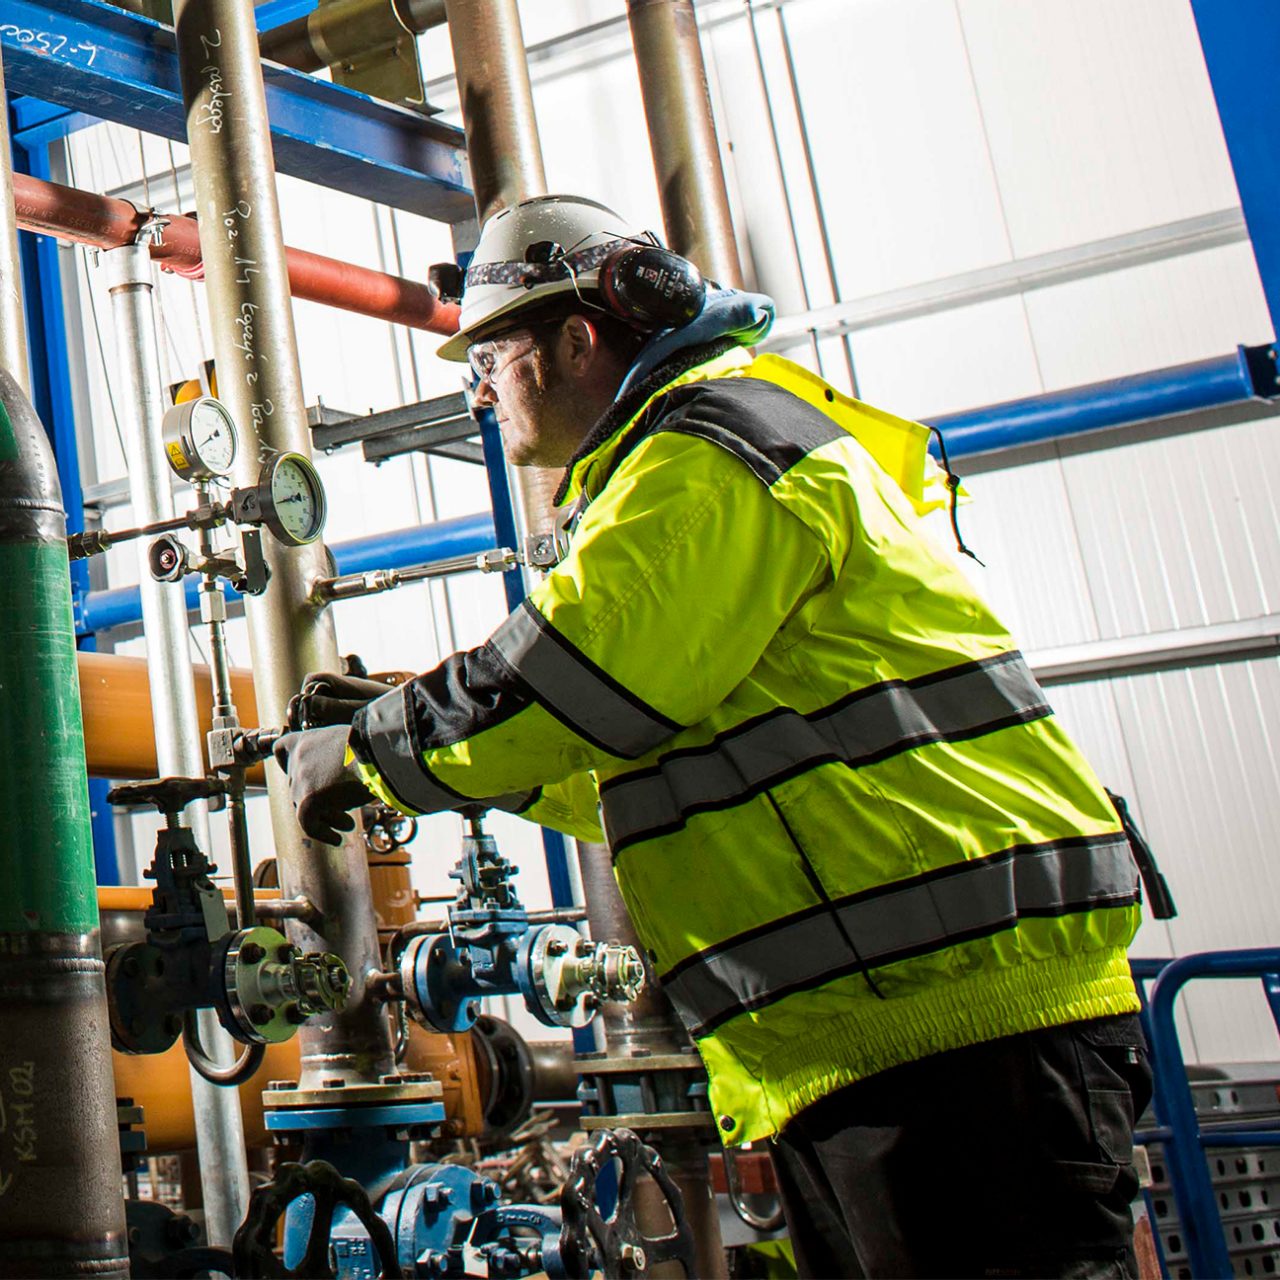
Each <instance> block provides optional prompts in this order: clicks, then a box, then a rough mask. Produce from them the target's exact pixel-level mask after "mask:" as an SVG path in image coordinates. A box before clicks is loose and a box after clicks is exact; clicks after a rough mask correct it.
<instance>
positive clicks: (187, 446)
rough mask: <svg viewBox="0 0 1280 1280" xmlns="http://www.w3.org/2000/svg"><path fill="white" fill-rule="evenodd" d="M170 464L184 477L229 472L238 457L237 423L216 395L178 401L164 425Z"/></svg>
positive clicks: (209, 477)
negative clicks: (216, 398)
mask: <svg viewBox="0 0 1280 1280" xmlns="http://www.w3.org/2000/svg"><path fill="white" fill-rule="evenodd" d="M162 431H163V435H164V450H165V455H166V456H167V457H168V459H169V465H170V466H171V467H172V468H173V469H174V471H176V472H177V473H178V475H179V476H181V477H182V479H184V480H188V481H198V480H212V479H214V478H215V477H218V476H225V475H227V474H228V473H229V472H230V470H231V467H232V464H233V463H234V462H235V460H236V426H235V423H234V422H233V421H232V418H231V414H230V413H229V412H228V411H227V409H226V408H225V407H224V406H223V405H222V403H221V402H220V401H218V400H215V399H214V398H213V397H212V396H200V397H199V398H198V399H196V400H188V401H186V402H185V403H183V404H175V405H174V406H173V408H172V409H170V410H169V412H168V413H166V414H165V415H164V423H163V425H162Z"/></svg>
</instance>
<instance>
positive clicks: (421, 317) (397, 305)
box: [13, 173, 458, 334]
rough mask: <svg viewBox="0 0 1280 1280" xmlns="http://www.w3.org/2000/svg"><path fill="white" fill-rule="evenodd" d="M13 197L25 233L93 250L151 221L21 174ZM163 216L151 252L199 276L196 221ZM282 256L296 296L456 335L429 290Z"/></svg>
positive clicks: (313, 256)
mask: <svg viewBox="0 0 1280 1280" xmlns="http://www.w3.org/2000/svg"><path fill="white" fill-rule="evenodd" d="M13 199H14V208H15V210H16V212H17V219H18V226H19V227H21V228H22V229H23V230H24V231H33V232H37V233H39V234H41V235H49V236H54V237H56V238H57V239H59V240H71V241H75V242H76V243H77V244H84V245H89V246H91V247H92V248H95V249H117V248H119V247H120V246H121V245H126V244H134V243H136V241H137V239H138V233H139V232H140V231H141V230H142V228H143V226H145V225H146V223H147V222H148V221H149V220H150V218H151V216H152V215H151V214H150V213H148V212H146V211H143V210H140V209H137V208H135V207H134V206H133V205H131V204H130V203H129V202H128V201H127V200H118V199H116V198H114V197H112V196H101V195H95V194H94V193H93V192H90V191H80V190H78V189H76V188H75V187H64V186H61V185H60V184H59V183H56V182H44V181H42V180H41V179H39V178H31V177H28V176H27V175H26V174H20V173H15V174H14V175H13ZM165 216H168V217H169V224H168V226H166V227H165V228H164V231H163V233H162V243H160V244H152V245H150V246H149V248H150V252H151V259H152V261H153V262H158V263H159V264H160V265H161V267H163V268H166V269H168V270H171V271H178V272H180V273H183V274H186V275H194V274H195V273H196V272H197V271H198V270H199V268H200V267H201V264H202V262H203V258H202V256H201V252H200V234H199V231H198V229H197V227H196V221H195V219H194V218H190V217H187V216H185V215H182V214H178V215H172V216H170V215H165ZM284 252H285V261H286V263H287V264H288V269H289V289H290V292H291V293H292V295H293V296H294V297H295V298H304V299H306V300H307V301H308V302H320V303H323V304H324V305H326V306H330V307H337V308H339V309H340V310H343V311H353V312H355V313H356V314H357V315H362V316H370V317H372V318H373V319H375V320H385V321H387V322H388V323H390V324H402V325H406V326H407V327H409V328H411V329H425V330H426V331H427V332H429V333H440V334H451V333H456V332H457V331H458V307H457V306H456V305H455V304H454V303H445V302H441V301H440V300H439V299H438V298H437V297H436V296H435V295H434V294H433V293H432V292H431V290H430V289H428V288H427V286H426V285H425V284H420V283H418V282H417V281H415V280H406V279H404V278H403V277H402V276H393V275H389V274H388V273H387V272H385V271H374V270H373V269H372V268H369V267H358V266H356V265H355V264H354V263H351V262H339V261H338V260H337V259H336V258H326V257H325V256H324V255H322V254H319V253H309V252H307V250H305V249H289V248H286V249H285V251H284Z"/></svg>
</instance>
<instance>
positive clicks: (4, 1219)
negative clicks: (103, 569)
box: [0, 152, 129, 1277]
mask: <svg viewBox="0 0 1280 1280" xmlns="http://www.w3.org/2000/svg"><path fill="white" fill-rule="evenodd" d="M7 163H8V153H7V152H5V153H3V155H0V167H3V166H5V165H7ZM6 212H7V218H8V220H9V227H8V234H9V235H10V236H12V234H13V224H12V220H11V219H12V211H11V209H10V210H8V211H4V212H0V218H4V217H6ZM0 238H2V237H0ZM65 538H66V517H65V515H64V513H63V510H62V494H61V491H60V489H59V486H58V472H57V468H56V466H55V465H54V459H53V451H52V449H51V448H50V446H49V441H48V438H47V437H46V435H45V432H44V428H43V426H42V425H41V423H40V420H39V418H37V417H36V413H35V410H34V409H33V408H32V407H31V402H30V401H29V400H28V399H27V397H26V395H25V394H24V393H23V391H22V388H21V387H19V385H18V383H17V381H16V379H14V378H13V377H12V376H11V375H10V374H9V373H8V372H7V371H6V370H3V369H0V734H3V739H4V743H5V766H4V768H3V769H0V1027H2V1028H3V1035H0V1107H2V1111H0V1114H2V1115H3V1117H4V1122H3V1124H0V1276H23V1277H28V1276H70V1275H92V1276H127V1275H128V1274H129V1260H128V1245H127V1241H126V1238H125V1223H124V1202H123V1200H122V1198H121V1193H120V1150H119V1135H118V1132H117V1127H116V1104H115V1092H114V1088H113V1085H112V1079H111V1044H110V1038H109V1034H108V1021H107V991H106V985H105V982H104V980H103V978H104V970H103V964H102V951H101V947H100V944H99V935H98V903H97V896H96V893H95V886H94V874H93V845H92V837H91V834H90V822H89V788H88V779H87V777H86V773H85V761H84V737H83V733H82V730H81V723H80V694H79V685H78V683H77V680H76V646H75V630H74V627H73V625H72V617H71V579H70V572H69V568H68V564H67V548H66V541H65Z"/></svg>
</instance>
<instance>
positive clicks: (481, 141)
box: [445, 0, 547, 223]
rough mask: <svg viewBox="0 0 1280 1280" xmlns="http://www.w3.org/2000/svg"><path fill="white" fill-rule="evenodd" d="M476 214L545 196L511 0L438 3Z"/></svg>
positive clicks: (521, 41)
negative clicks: (442, 10)
mask: <svg viewBox="0 0 1280 1280" xmlns="http://www.w3.org/2000/svg"><path fill="white" fill-rule="evenodd" d="M445 11H446V12H447V14H448V17H449V41H450V43H451V44H452V45H453V65H454V71H455V74H456V75H457V79H458V100H459V102H460V104H461V106H462V124H463V128H464V129H465V130H466V134H467V160H468V162H469V164H470V166H471V189H472V190H473V191H474V192H475V197H476V215H477V217H478V218H479V219H480V221H481V223H483V222H484V221H485V220H486V219H487V218H490V217H492V216H493V215H494V214H495V213H497V212H499V211H500V210H502V209H505V208H506V207H507V206H508V205H510V204H515V203H516V201H517V200H524V199H526V198H527V197H529V196H540V195H545V194H546V190H547V175H546V173H545V172H544V171H543V168H542V144H541V143H540V142H539V141H538V121H537V117H536V116H535V115H534V110H533V89H532V87H531V85H530V83H529V62H528V59H527V58H526V57H525V50H524V34H523V32H522V31H521V29H520V11H519V9H518V8H517V7H516V0H445Z"/></svg>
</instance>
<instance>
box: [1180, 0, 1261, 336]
mask: <svg viewBox="0 0 1280 1280" xmlns="http://www.w3.org/2000/svg"><path fill="white" fill-rule="evenodd" d="M1191 9H1192V12H1193V13H1194V14H1195V18H1196V25H1197V27H1198V28H1199V30H1200V45H1201V48H1202V49H1203V50H1204V60H1205V65H1206V66H1207V67H1208V69H1209V79H1210V81H1211V82H1212V84H1213V94H1214V97H1215V98H1216V99H1217V103H1218V115H1219V117H1220V119H1221V121H1222V132H1223V135H1224V136H1225V138H1226V140H1227V151H1228V153H1229V154H1230V156H1231V167H1232V168H1233V169H1234V170H1235V175H1236V186H1237V187H1238V188H1239V191H1240V204H1241V207H1242V208H1243V209H1244V220H1245V223H1246V225H1247V226H1248V228H1249V238H1250V239H1251V240H1252V241H1253V255H1254V258H1255V259H1256V260H1257V263H1258V274H1259V275H1260V276H1261V277H1262V288H1263V292H1264V293H1265V294H1266V298H1267V307H1268V308H1269V310H1270V312H1271V324H1272V329H1273V331H1274V332H1275V333H1278V334H1280V146H1278V145H1277V142H1276V138H1277V134H1276V128H1277V123H1278V122H1280V77H1277V75H1276V67H1277V66H1280V5H1276V4H1275V2H1274V0H1229V2H1228V0H1191Z"/></svg>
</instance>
